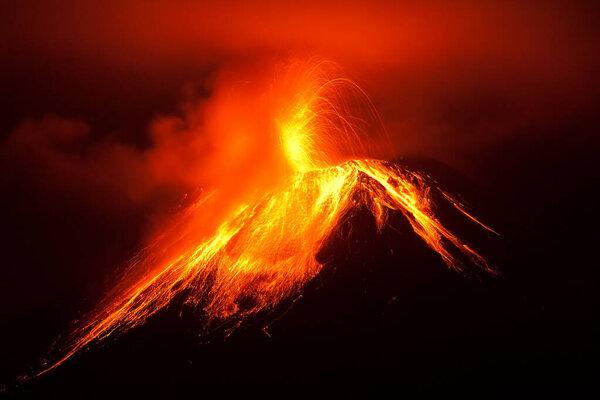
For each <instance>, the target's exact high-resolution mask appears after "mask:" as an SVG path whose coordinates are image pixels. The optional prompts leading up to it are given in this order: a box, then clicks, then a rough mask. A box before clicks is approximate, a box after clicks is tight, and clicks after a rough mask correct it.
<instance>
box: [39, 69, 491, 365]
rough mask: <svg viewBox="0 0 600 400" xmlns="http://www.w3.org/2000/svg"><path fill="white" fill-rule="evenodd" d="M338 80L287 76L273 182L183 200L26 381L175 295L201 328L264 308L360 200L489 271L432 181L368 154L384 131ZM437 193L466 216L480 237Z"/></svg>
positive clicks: (326, 74)
mask: <svg viewBox="0 0 600 400" xmlns="http://www.w3.org/2000/svg"><path fill="white" fill-rule="evenodd" d="M338 74H339V71H338V70H337V68H335V67H332V64H330V63H317V64H316V65H314V66H312V67H311V68H309V69H308V70H307V72H304V73H303V74H301V75H300V78H299V79H296V80H295V81H294V82H295V84H296V85H297V87H298V88H297V89H296V90H295V91H294V102H293V106H292V107H290V108H288V111H287V112H286V113H284V114H283V118H280V119H279V123H278V126H279V146H280V149H281V151H282V153H283V154H284V155H285V157H286V158H287V160H288V162H289V165H290V167H291V168H290V169H291V172H290V173H289V176H288V177H287V178H286V179H285V180H284V181H283V182H282V183H281V184H280V185H279V186H277V187H275V188H272V189H271V190H269V191H267V192H266V193H264V194H262V195H260V196H258V197H256V198H254V199H252V198H249V201H248V202H240V203H239V204H238V205H237V207H235V208H234V209H231V210H227V212H222V211H221V212H220V213H217V210H218V206H219V199H220V193H219V188H215V190H214V191H213V192H211V193H210V194H208V195H205V196H203V197H202V198H200V199H198V200H197V201H196V202H194V203H193V204H192V205H190V206H189V207H188V208H187V209H186V210H184V212H182V213H181V215H180V216H179V217H178V218H176V220H175V222H174V223H172V224H171V225H170V226H169V227H167V228H166V229H165V230H164V232H163V233H162V234H161V235H160V236H159V237H158V238H157V239H155V240H154V241H153V242H152V243H151V244H150V245H149V246H148V247H147V248H146V249H145V250H144V251H142V252H141V253H140V254H139V255H138V256H137V257H136V259H135V260H134V261H133V262H132V265H131V268H130V272H129V274H128V275H127V276H126V277H125V278H124V279H123V280H122V281H121V282H119V283H118V284H117V285H116V286H115V288H114V289H113V290H112V291H111V292H110V293H109V294H108V295H107V296H106V298H105V299H104V300H103V301H102V302H101V303H100V304H99V306H98V307H97V308H96V309H95V310H93V311H92V312H91V313H89V314H88V315H87V316H86V317H84V318H83V320H82V321H81V322H80V323H79V324H78V325H76V326H75V328H74V329H73V330H72V331H71V332H70V333H69V334H68V335H67V336H66V337H65V338H64V339H63V340H61V341H60V343H57V344H56V347H55V349H54V350H53V351H52V352H51V353H50V359H49V361H47V362H46V363H45V365H44V367H43V368H42V370H41V371H40V372H38V373H37V374H36V375H40V374H43V373H45V372H47V371H49V370H51V369H53V368H55V367H56V366H58V365H60V364H61V363H63V362H64V361H65V360H67V359H68V358H69V357H71V356H72V355H73V354H75V353H76V352H78V351H79V350H82V349H84V348H85V347H87V346H89V345H90V344H92V343H94V342H97V341H99V340H102V339H104V338H106V337H108V336H110V335H112V334H114V333H118V332H123V331H125V330H127V329H129V328H131V327H134V326H136V325H139V324H142V323H144V321H146V319H147V318H148V317H150V316H151V315H153V314H154V313H156V312H157V311H159V310H160V309H162V308H163V307H165V306H167V305H168V304H169V303H170V302H171V300H172V299H173V298H174V297H175V296H177V295H178V294H179V293H182V292H183V291H185V293H186V299H187V300H186V303H187V304H189V305H191V306H194V307H198V308H201V309H203V310H204V311H205V313H206V315H207V318H208V321H207V323H209V322H211V321H221V320H229V319H233V318H243V317H246V316H249V315H251V314H254V313H256V312H258V311H260V310H268V309H271V308H273V307H274V306H276V305H277V304H278V303H279V302H280V301H281V300H283V299H286V298H289V297H290V296H293V295H295V294H297V293H298V292H299V291H300V290H301V289H302V287H303V286H304V285H305V284H306V283H307V282H308V281H309V280H311V279H312V278H314V277H315V276H316V275H317V274H318V273H319V272H320V271H321V269H322V267H323V265H321V264H320V263H319V262H317V261H316V258H315V255H316V254H317V253H318V251H319V249H320V248H321V246H322V245H323V243H324V240H325V239H326V238H327V237H328V236H329V235H330V234H331V233H332V231H334V230H335V229H336V227H337V226H338V224H339V223H340V221H341V219H342V218H343V216H344V215H345V214H346V212H347V211H348V210H350V209H351V208H353V207H356V206H358V205H364V206H366V207H367V209H368V210H370V212H371V213H372V215H373V217H374V218H375V221H376V223H377V226H378V228H379V229H382V228H383V227H384V226H385V224H386V220H387V215H388V212H389V211H390V210H399V211H401V212H402V213H403V214H404V216H405V217H406V218H407V219H408V220H409V221H410V224H411V225H412V228H413V230H414V232H415V233H416V234H417V235H419V236H420V237H421V238H422V239H423V240H424V241H425V242H426V243H427V245H428V246H429V247H430V248H431V249H432V250H434V251H436V252H437V253H438V254H439V255H440V256H441V257H442V259H443V260H444V262H445V263H446V264H447V265H448V266H449V267H450V268H453V269H456V270H458V271H465V270H466V269H467V268H468V267H469V266H474V267H476V268H480V269H483V270H486V271H488V272H490V273H496V271H495V270H494V269H493V268H492V267H491V266H489V265H488V264H487V262H486V260H485V259H484V258H483V257H482V256H480V255H479V254H478V253H476V252H475V251H474V250H472V249H471V248H470V247H469V246H468V245H467V244H465V243H463V241H462V240H461V239H460V238H458V237H457V236H455V234H453V233H452V232H451V231H450V230H448V229H447V228H446V227H444V225H442V223H441V222H440V221H439V220H438V218H437V217H436V215H435V213H434V209H435V205H434V204H433V202H432V200H431V198H430V196H429V191H430V188H431V185H433V182H432V181H431V180H430V179H428V178H426V177H425V176H423V175H421V174H419V173H416V172H412V171H409V170H406V169H404V168H402V167H400V166H398V165H395V164H393V163H390V162H385V161H379V160H377V159H373V158H372V157H375V156H378V155H379V154H381V149H382V148H385V146H386V145H387V141H386V140H387V138H386V136H385V131H384V130H383V129H382V128H381V124H380V120H379V117H378V115H377V113H376V112H375V110H374V108H373V106H372V104H371V103H370V101H369V100H368V98H367V97H366V95H365V94H364V92H362V90H361V89H360V88H358V87H357V86H356V85H355V84H354V83H352V82H351V81H349V80H347V79H343V78H340V77H339V76H336V75H338ZM442 193H443V194H444V197H445V199H446V200H448V201H450V202H451V203H452V204H453V205H454V206H455V207H456V208H457V210H459V211H460V212H462V213H463V214H464V215H465V217H466V218H468V219H469V220H470V221H472V222H474V223H477V224H479V225H481V226H483V227H484V228H486V229H488V230H489V228H487V227H485V226H484V225H483V224H482V223H481V222H479V221H478V220H477V219H476V218H475V217H473V216H472V215H470V214H469V213H467V211H466V210H465V207H464V206H463V205H462V204H461V203H460V202H459V201H457V200H456V199H455V198H454V197H452V196H451V195H450V194H448V193H445V192H442ZM359 203H360V204H359ZM214 214H217V215H219V216H220V218H221V222H220V223H219V224H218V225H216V226H215V229H214V230H213V231H212V232H211V233H210V234H208V235H207V234H206V232H204V234H202V235H199V234H198V231H197V227H198V226H204V224H205V222H206V220H205V219H204V218H205V216H206V215H213V216H214ZM206 226H209V224H207V225H206ZM203 231H206V229H203ZM490 231H491V230H490ZM491 232H493V231H491Z"/></svg>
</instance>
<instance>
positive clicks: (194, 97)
mask: <svg viewBox="0 0 600 400" xmlns="http://www.w3.org/2000/svg"><path fill="white" fill-rule="evenodd" d="M322 3H324V2H317V1H315V2H303V3H300V2H297V3H296V2H289V4H288V3H283V2H281V3H280V2H218V3H217V2H214V3H210V2H202V1H196V2H195V1H145V2H142V1H139V2H138V1H132V2H122V1H105V2H91V1H90V2H87V1H78V2H75V1H73V2H68V1H32V2H27V3H25V2H3V3H2V4H1V5H0V87H1V93H2V96H1V98H0V182H1V185H2V194H3V195H2V196H1V197H0V212H1V213H2V216H1V218H2V223H1V224H0V232H1V240H0V246H1V254H2V255H3V258H4V259H3V261H2V262H1V263H0V274H1V275H0V323H1V327H2V329H1V334H0V335H1V336H0V360H1V361H0V385H9V386H8V387H7V389H6V390H7V391H6V392H5V393H0V395H4V394H10V395H15V396H20V397H27V396H32V397H33V396H37V397H38V398H39V396H41V395H47V394H56V395H60V394H66V393H76V394H80V395H87V394H90V393H91V394H94V393H98V392H100V391H107V392H109V393H111V392H112V393H117V392H119V393H124V392H132V393H140V394H141V393H148V394H150V395H153V394H156V393H158V392H161V393H162V392H164V393H165V394H175V395H184V394H192V395H193V396H195V397H201V396H202V395H204V394H218V395H226V394H228V393H233V392H236V393H237V392H244V393H250V392H257V393H262V394H265V395H268V394H276V393H280V392H281V393H295V392H298V393H300V392H309V393H313V394H317V393H319V392H321V391H327V392H333V393H339V394H344V393H357V392H361V393H365V394H371V395H372V394H374V393H379V392H380V393H381V394H385V393H386V392H389V391H390V390H391V393H392V394H393V395H402V394H403V393H407V392H412V391H417V392H420V393H425V394H427V393H434V394H441V395H446V394H475V395H501V396H505V395H506V396H507V395H520V394H524V393H528V394H532V395H537V394H540V393H555V392H556V391H564V393H566V394H573V393H575V392H579V391H581V392H584V391H585V390H589V389H595V385H594V380H595V379H596V376H597V372H598V361H597V360H598V344H597V338H598V334H599V333H600V332H599V329H598V326H597V325H598V324H597V309H598V308H597V306H598V296H597V293H596V292H597V282H598V279H599V278H600V276H599V273H598V269H597V265H598V261H597V258H596V253H597V251H596V247H597V241H598V239H599V235H598V231H597V227H598V226H599V225H598V224H599V222H600V221H599V220H598V212H597V205H596V203H597V197H596V196H597V194H596V193H599V191H598V189H600V188H599V181H598V179H597V177H596V175H597V171H598V166H597V162H598V158H597V154H598V147H599V146H598V145H599V143H600V141H599V140H598V138H597V135H598V131H599V128H600V122H599V119H598V115H599V111H600V100H599V99H600V97H599V95H600V79H598V71H600V69H599V67H600V51H599V50H600V28H599V27H598V24H597V21H598V18H599V17H600V13H599V11H600V10H599V9H598V8H597V7H596V6H594V5H593V4H592V2H590V3H586V2H578V1H570V2H567V1H565V2H558V1H546V2H535V1H532V2H527V3H526V4H525V3H524V2H495V1H489V2H488V1H458V2H452V4H449V3H447V2H442V1H439V2H438V1H433V2H428V3H427V4H424V3H423V2H416V1H415V2H411V1H407V2H384V1H369V2H358V1H347V2H344V4H343V5H341V4H333V3H336V2H331V3H332V4H322ZM217 4H218V5H217ZM315 56H316V57H322V58H326V59H331V60H334V61H335V62H337V63H338V64H339V65H340V66H341V67H342V68H343V69H344V71H345V73H346V74H347V75H348V77H350V78H351V79H353V80H354V81H355V82H357V83H358V84H359V85H360V86H361V87H362V88H363V89H364V90H365V91H366V92H367V93H368V95H369V97H370V98H371V100H372V102H373V104H374V105H375V107H376V108H377V110H378V111H379V113H380V114H381V118H382V120H383V123H384V124H385V127H386V129H387V130H388V132H389V135H390V137H391V140H392V147H393V149H391V153H392V156H391V158H393V159H394V160H396V161H397V162H399V163H404V164H406V165H408V166H410V167H411V168H413V169H417V170H420V171H424V172H427V173H428V174H429V175H431V176H432V177H433V178H434V179H436V180H437V181H438V182H439V184H440V186H442V187H445V188H448V189H449V190H451V191H453V192H457V193H460V194H461V195H462V196H463V197H464V198H465V200H466V201H467V202H468V203H469V205H470V206H471V207H472V210H474V212H475V213H476V215H477V216H478V217H480V219H482V220H484V221H485V222H486V223H488V224H489V225H490V226H492V227H493V228H494V229H495V230H496V231H498V232H499V233H500V234H501V236H500V238H495V239H491V238H490V239H489V240H485V237H484V238H480V239H478V240H481V245H482V248H483V249H484V250H485V253H486V254H485V255H486V256H487V257H489V259H490V261H491V262H493V263H495V265H497V267H498V268H499V269H500V270H501V271H502V273H503V276H502V277H501V278H493V277H491V276H487V275H485V274H480V275H479V276H478V277H464V276H461V275H460V274H458V273H456V272H454V271H449V270H448V269H447V267H446V266H445V265H444V263H443V262H442V260H441V259H440V258H439V256H438V255H437V254H435V253H433V252H432V251H431V250H430V249H429V248H427V246H426V245H425V244H424V243H423V242H422V240H421V239H420V238H418V237H417V236H416V235H414V233H413V232H412V230H411V228H410V225H408V223H407V221H406V220H405V219H404V217H403V216H402V215H401V214H400V213H396V214H394V215H393V216H392V218H391V219H392V222H393V224H392V225H393V226H394V228H393V229H392V228H388V229H386V230H384V232H382V233H381V234H378V233H377V232H376V228H375V227H374V225H373V223H372V221H371V220H370V219H369V218H368V216H365V215H364V212H363V211H364V210H362V211H361V210H356V212H355V213H354V214H353V215H352V217H351V218H350V220H349V222H347V224H350V225H352V226H354V227H355V229H350V228H349V226H350V225H342V226H340V227H339V231H340V232H346V235H341V234H340V236H339V237H341V236H344V237H346V238H347V240H344V241H341V240H337V241H336V239H335V238H332V240H331V241H330V243H328V244H327V246H325V248H324V249H322V251H321V253H320V256H322V257H323V259H324V260H327V267H326V268H325V270H324V272H323V274H322V275H321V276H319V277H318V278H317V279H316V280H315V281H314V282H311V283H310V284H309V286H308V287H307V288H306V289H305V292H304V293H303V295H302V297H301V298H299V299H297V300H296V301H295V302H293V301H292V300H290V301H289V302H288V303H286V304H282V305H281V307H280V309H278V310H276V311H275V312H274V313H272V314H269V315H262V314H261V315H258V316H257V317H256V318H251V319H250V320H248V321H246V322H245V323H244V324H243V325H242V326H241V327H240V328H239V329H237V330H234V331H233V332H232V333H231V334H230V335H229V333H230V332H229V331H228V330H227V328H228V327H223V328H222V329H220V330H217V331H216V332H213V333H211V334H210V335H208V336H206V337H199V336H198V333H199V332H200V331H201V330H202V327H201V321H199V320H198V319H197V318H195V314H194V313H193V311H191V310H187V309H185V308H184V307H183V306H182V305H181V303H182V302H181V301H178V300H176V301H175V302H174V304H173V305H172V306H171V307H169V308H168V309H166V310H163V312H161V313H159V314H158V315H156V316H155V317H153V318H152V319H151V320H150V321H148V323H147V324H146V325H144V326H142V327H139V328H136V329H134V330H132V331H130V332H127V333H126V334H124V335H123V336H122V337H119V338H118V339H116V340H112V341H108V342H107V343H104V344H103V345H102V346H99V347H94V348H92V349H91V350H90V351H88V352H85V353H81V354H78V355H76V356H75V357H73V359H71V360H69V361H67V362H66V363H65V364H64V365H62V366H60V367H59V368H58V369H57V370H55V371H51V372H50V373H48V374H47V375H44V376H42V377H40V378H37V379H34V380H31V381H27V382H24V383H22V384H21V385H19V386H18V387H14V386H11V385H12V383H13V382H14V380H15V378H16V377H17V376H19V375H22V374H26V373H28V372H29V371H30V369H31V368H36V365H37V363H39V360H40V359H41V358H42V357H43V356H44V354H45V353H46V351H47V350H48V348H49V346H50V345H51V344H52V342H53V341H54V340H55V339H56V338H57V337H58V335H59V334H60V333H61V332H64V331H65V329H66V328H67V327H69V325H70V323H71V322H72V321H73V320H75V319H77V318H78V317H79V316H81V315H82V313H85V312H86V311H88V310H89V309H90V308H91V307H92V306H93V305H94V304H96V303H97V302H98V300H99V299H101V298H102V296H103V294H104V293H106V291H107V290H108V289H109V288H110V287H111V283H112V282H114V280H115V279H116V278H117V277H118V276H119V275H120V273H122V270H123V268H124V264H125V263H126V261H127V260H128V259H129V258H131V257H132V256H133V255H134V254H135V252H136V250H138V249H139V248H140V247H141V246H142V245H143V243H144V241H145V240H147V239H148V236H149V235H150V234H151V233H152V232H155V230H156V229H157V227H159V226H160V225H161V223H163V222H164V221H165V220H166V219H167V218H168V216H169V215H171V214H172V213H173V211H174V210H176V209H177V207H178V205H179V204H180V202H181V201H182V198H183V197H184V195H185V194H186V193H192V192H194V191H197V190H199V188H211V187H213V186H215V185H218V184H219V183H220V182H222V181H224V180H231V179H232V177H238V179H239V181H240V182H242V183H241V185H243V182H246V181H248V179H246V177H247V176H250V175H251V174H253V171H254V170H253V168H255V165H254V162H253V160H254V159H255V158H256V155H257V154H258V155H260V154H263V153H264V148H263V147H261V144H260V141H259V140H257V139H256V138H255V137H252V140H250V142H249V143H248V144H246V145H245V147H244V148H243V152H242V153H236V152H234V153H231V150H230V149H231V147H232V146H231V145H232V144H235V143H237V141H239V140H241V139H238V138H237V137H236V136H233V137H231V138H229V139H227V140H229V141H230V142H231V143H230V142H228V141H225V142H224V141H223V140H224V139H223V135H222V132H221V130H223V129H226V128H232V129H234V128H235V129H238V128H239V129H241V130H243V129H246V128H247V129H248V131H250V132H253V131H261V130H262V129H263V128H264V126H266V125H267V122H268V116H266V115H263V114H262V113H261V111H260V110H254V109H248V108H247V107H245V104H250V103H251V99H253V98H254V97H253V96H257V97H258V96H259V95H260V93H262V92H261V90H263V88H264V87H265V85H268V82H269V79H272V77H273V76H274V74H273V72H274V71H275V70H277V66H278V65H281V64H284V63H286V62H288V60H290V59H297V58H309V57H315ZM239 87H243V90H242V91H241V92H240V93H242V94H237V93H238V92H237V91H236V90H237V88H239ZM232 93H233V94H232ZM249 99H250V100H249ZM249 102H250V103H249ZM265 121H267V122H265ZM240 127H241V128H240ZM223 143H225V144H226V145H227V146H226V150H222V148H223V146H222V145H223ZM439 212H440V215H441V217H442V218H448V220H451V219H452V215H451V214H452V213H451V212H450V210H444V209H440V210H439ZM356 227H359V229H356ZM459 229H460V228H459ZM466 234H468V232H467V233H466ZM336 237H337V236H336ZM390 249H391V250H392V251H390ZM292 303H293V306H292ZM182 310H183V311H182ZM273 320H275V321H274V322H273ZM271 322H272V323H271ZM266 325H269V328H268V334H266V333H265V332H264V331H263V327H264V326H266Z"/></svg>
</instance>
